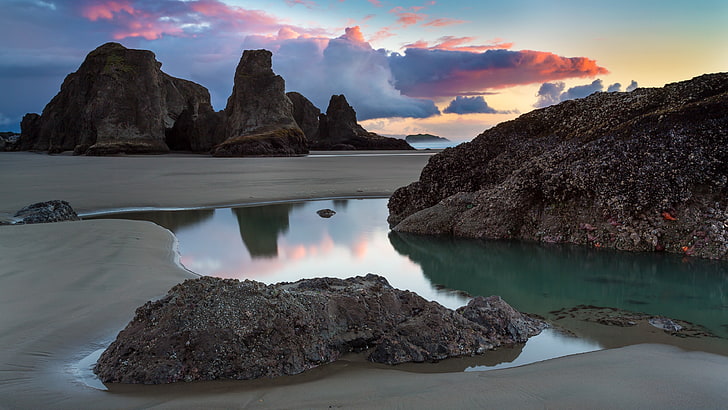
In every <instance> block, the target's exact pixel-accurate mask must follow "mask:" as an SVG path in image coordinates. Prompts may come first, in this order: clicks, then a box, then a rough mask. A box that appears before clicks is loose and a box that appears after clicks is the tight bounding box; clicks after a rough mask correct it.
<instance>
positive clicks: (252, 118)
mask: <svg viewBox="0 0 728 410" xmlns="http://www.w3.org/2000/svg"><path fill="white" fill-rule="evenodd" d="M271 57H272V53H271V52H270V51H268V50H245V51H244V52H243V56H242V57H241V58H240V62H239V63H238V67H237V69H236V70H235V82H234V86H233V93H232V95H231V96H230V98H228V102H227V106H226V107H225V111H224V114H223V117H224V120H223V124H222V134H223V135H224V137H225V138H224V142H223V143H221V144H219V145H217V146H215V147H214V148H213V149H212V155H214V156H221V157H228V156H248V155H264V156H292V155H301V154H306V153H308V143H307V141H306V137H305V135H304V134H303V131H301V128H300V127H299V126H298V124H296V120H295V119H294V118H293V104H292V103H291V100H289V99H288V97H287V96H286V93H285V81H284V80H283V78H282V77H281V76H279V75H276V74H275V73H273V69H272V68H271Z"/></svg>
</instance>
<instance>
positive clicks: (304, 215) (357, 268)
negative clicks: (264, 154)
mask: <svg viewBox="0 0 728 410" xmlns="http://www.w3.org/2000/svg"><path fill="white" fill-rule="evenodd" d="M386 204H387V200H386V199H366V200H359V199H351V200H348V199H337V200H326V201H309V202H302V203H281V204H271V205H264V206H249V207H239V208H232V209H230V208H222V209H215V210H208V211H203V212H206V214H205V216H204V218H203V217H201V214H200V212H201V211H156V212H134V213H125V214H121V215H115V216H113V217H115V218H119V217H123V218H125V219H138V220H147V221H152V222H155V223H157V224H159V225H161V226H164V227H166V228H168V229H170V230H171V231H173V232H174V233H175V235H176V236H177V238H178V240H179V247H180V254H181V258H180V259H181V262H182V263H183V264H184V265H185V266H186V267H187V268H188V269H190V270H192V271H194V272H197V273H200V274H204V275H211V276H218V277H224V278H238V279H246V278H247V279H255V280H259V281H262V282H266V283H275V282H283V281H295V280H298V279H301V278H308V277H317V276H331V277H340V278H346V277H350V276H356V275H365V274H367V273H377V274H381V275H383V276H385V277H386V278H387V279H388V280H389V282H390V283H391V284H392V285H393V286H395V287H397V288H400V289H408V290H412V291H414V292H417V293H418V294H420V295H421V296H423V297H424V298H426V299H428V300H436V301H438V302H439V303H441V304H443V305H444V306H447V307H450V308H457V307H459V306H462V305H463V304H465V302H466V301H467V298H466V297H464V296H462V295H459V294H457V293H455V292H450V291H441V290H438V289H435V288H434V287H433V286H432V285H431V284H430V282H429V281H428V280H427V279H426V278H425V277H424V276H423V275H422V272H421V269H420V268H419V266H417V265H416V264H415V263H413V262H411V261H410V260H409V259H407V258H405V257H402V256H401V255H399V254H398V253H397V252H396V251H395V250H394V249H393V248H392V245H391V244H390V243H389V240H388V239H387V232H388V231H389V228H388V226H387V223H386V220H387V206H386ZM322 208H331V209H333V210H335V211H336V215H334V216H333V217H332V218H330V219H324V218H321V217H319V216H318V215H317V214H316V211H317V210H319V209H322ZM107 217H108V216H107ZM177 221H184V223H180V222H177ZM194 221H197V223H195V222H194Z"/></svg>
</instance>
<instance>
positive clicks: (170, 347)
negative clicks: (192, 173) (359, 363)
mask: <svg viewBox="0 0 728 410" xmlns="http://www.w3.org/2000/svg"><path fill="white" fill-rule="evenodd" d="M545 326H546V325H545V323H544V322H542V321H540V320H536V319H531V318H529V317H527V316H525V315H522V314H521V313H519V312H517V311H515V310H514V309H513V308H512V307H510V306H508V305H507V304H506V303H505V302H503V300H502V299H500V298H498V297H491V298H475V299H474V300H473V301H472V302H471V303H470V304H469V305H468V306H467V307H465V308H463V312H462V314H461V313H459V312H456V311H453V310H450V309H447V308H445V307H443V306H441V305H440V304H438V303H436V302H429V301H426V300H425V299H423V298H422V297H420V296H418V295H417V294H415V293H413V292H409V291H402V290H398V289H394V288H393V287H391V286H390V285H389V283H388V282H387V280H386V279H384V278H383V277H381V276H377V275H372V274H369V275H367V276H364V277H361V276H357V277H354V278H349V279H335V278H315V279H304V280H300V281H298V282H294V283H278V284H274V285H265V284H263V283H260V282H255V281H251V280H245V281H242V282H240V281H237V280H234V279H218V278H212V277H201V278H199V279H191V280H187V281H185V282H184V283H181V284H179V285H177V286H175V287H174V288H172V289H171V290H170V291H169V293H168V294H167V296H165V297H164V298H162V299H160V300H157V301H152V302H147V303H146V304H145V305H144V306H142V307H140V308H138V309H137V311H136V316H135V317H134V319H133V320H132V321H131V323H129V324H128V325H127V327H126V328H125V329H124V330H122V331H121V333H119V336H118V337H117V339H116V341H114V342H113V343H112V344H111V346H109V348H108V349H107V350H106V351H105V352H104V353H103V354H102V355H101V357H100V358H99V361H98V363H97V364H96V366H95V368H94V372H95V373H96V374H97V375H99V377H100V378H101V380H102V381H104V382H121V383H145V384H158V383H169V382H176V381H183V380H184V381H192V380H213V379H221V378H227V379H255V378H259V377H275V376H281V375H290V374H297V373H301V372H303V371H305V370H307V369H310V368H313V367H316V366H318V365H321V364H325V363H330V362H333V361H335V360H336V359H337V358H339V356H341V355H342V354H343V353H347V352H357V351H368V352H369V359H370V360H372V361H375V362H379V363H387V364H397V363H403V362H413V361H414V362H422V361H436V360H441V359H445V358H448V357H457V356H463V355H473V354H478V353H483V352H485V351H487V350H489V349H493V348H494V347H497V346H501V345H510V344H515V343H523V342H525V341H526V339H528V337H529V336H533V335H535V334H538V333H539V332H540V331H541V330H542V329H543V328H544V327H545Z"/></svg>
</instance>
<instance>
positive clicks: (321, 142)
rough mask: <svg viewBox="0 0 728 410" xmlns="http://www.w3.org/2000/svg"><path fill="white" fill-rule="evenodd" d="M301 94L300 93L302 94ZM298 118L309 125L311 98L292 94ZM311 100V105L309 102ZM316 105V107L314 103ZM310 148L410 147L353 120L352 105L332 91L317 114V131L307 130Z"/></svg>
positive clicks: (409, 148)
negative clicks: (327, 100)
mask: <svg viewBox="0 0 728 410" xmlns="http://www.w3.org/2000/svg"><path fill="white" fill-rule="evenodd" d="M301 97H303V96H301ZM293 101H294V107H295V112H296V113H298V114H297V115H298V117H297V121H299V125H301V127H302V128H303V127H306V128H307V129H311V124H312V123H313V121H314V120H313V113H314V111H313V110H312V109H311V108H310V106H313V104H311V102H310V101H308V100H306V99H305V98H300V97H298V96H295V97H294V100H293ZM309 104H310V106H309ZM314 108H315V107H314ZM306 136H307V137H308V139H309V144H310V146H311V149H316V150H412V149H414V148H413V147H412V146H411V145H409V144H408V143H407V141H405V140H401V139H398V138H390V137H383V136H381V135H378V134H375V133H373V132H369V131H367V130H365V129H364V128H363V127H362V126H361V125H359V123H358V122H357V121H356V112H355V111H354V108H352V106H351V105H349V103H348V102H347V101H346V97H344V96H343V95H333V96H331V100H330V101H329V107H328V108H327V109H326V114H319V116H318V132H313V131H310V132H309V133H307V134H306Z"/></svg>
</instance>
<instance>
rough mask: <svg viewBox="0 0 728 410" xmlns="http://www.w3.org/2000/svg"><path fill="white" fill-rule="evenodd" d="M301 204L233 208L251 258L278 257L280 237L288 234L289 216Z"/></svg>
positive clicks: (241, 235) (241, 236)
mask: <svg viewBox="0 0 728 410" xmlns="http://www.w3.org/2000/svg"><path fill="white" fill-rule="evenodd" d="M296 206H301V204H289V203H285V204H273V205H268V206H249V207H242V208H233V209H232V211H233V214H235V217H236V218H237V220H238V227H239V228H240V238H241V239H242V240H243V243H244V244H245V247H246V248H247V249H248V252H249V253H250V256H251V257H253V258H255V257H262V258H275V257H277V256H278V236H279V235H283V234H285V233H286V232H288V227H289V221H288V215H289V214H290V213H291V210H293V208H294V207H296Z"/></svg>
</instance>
